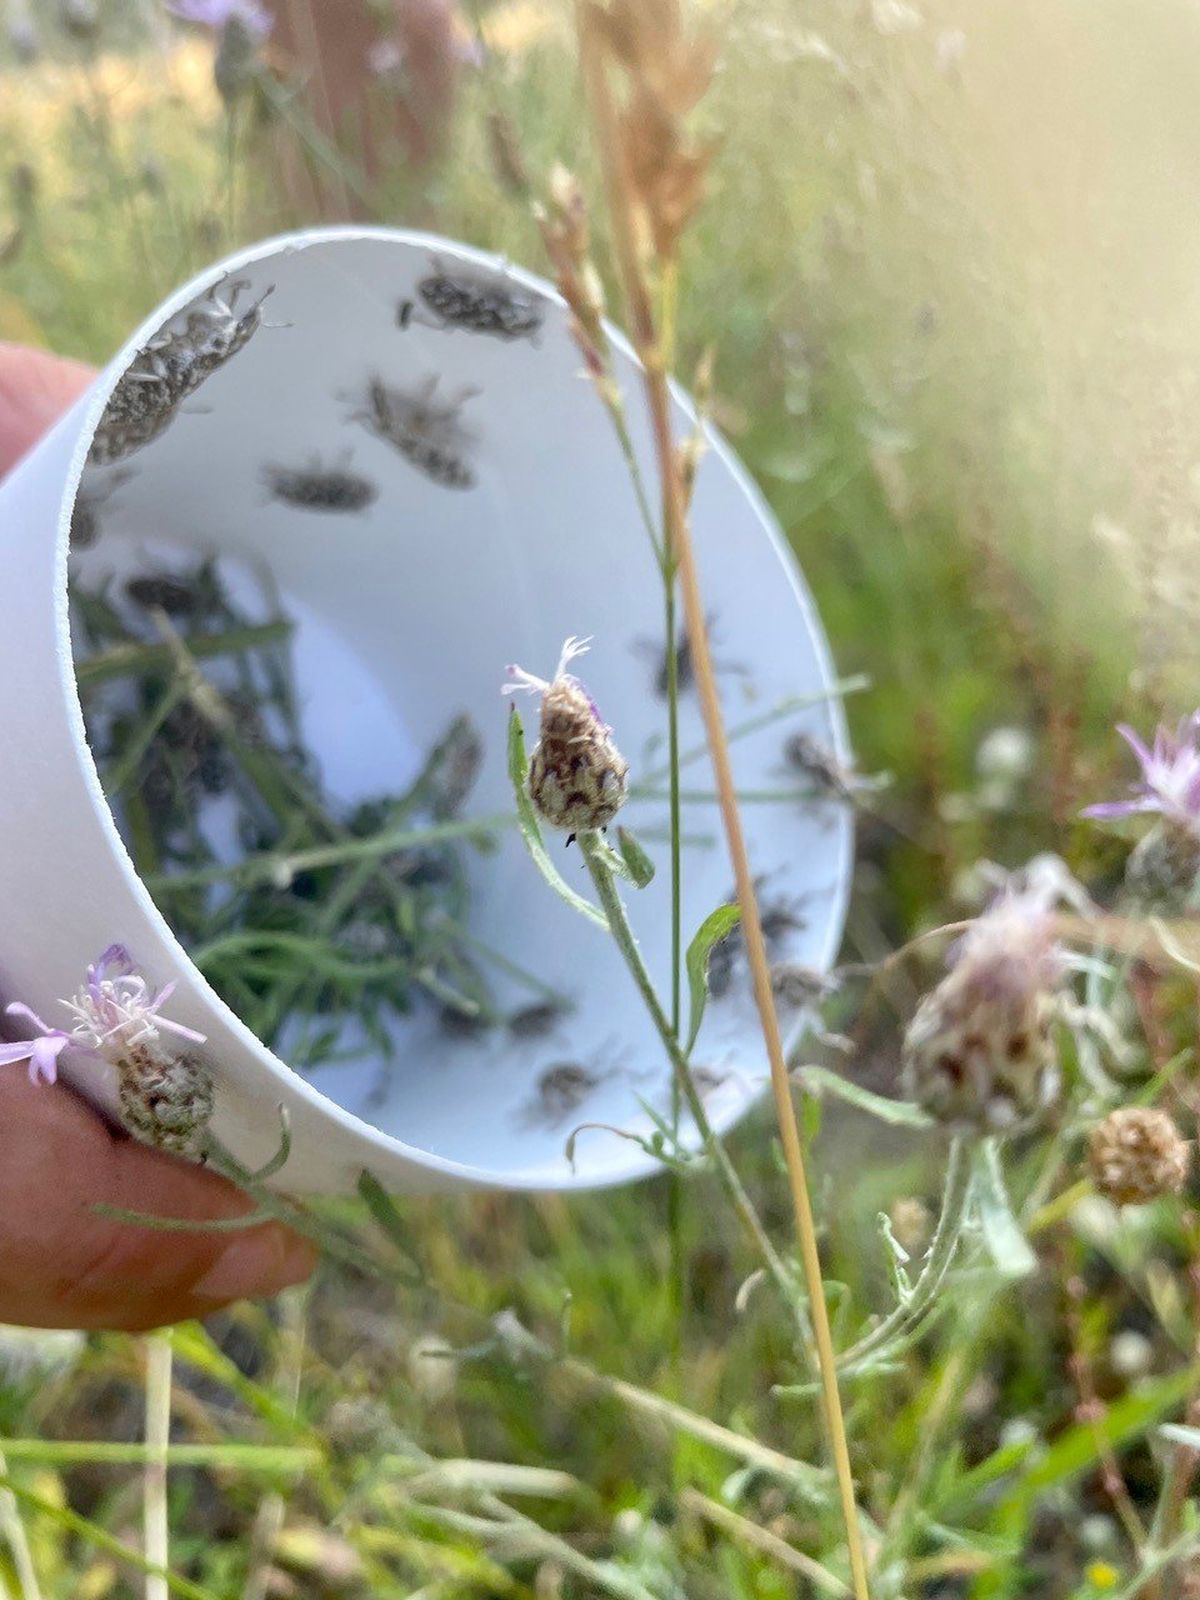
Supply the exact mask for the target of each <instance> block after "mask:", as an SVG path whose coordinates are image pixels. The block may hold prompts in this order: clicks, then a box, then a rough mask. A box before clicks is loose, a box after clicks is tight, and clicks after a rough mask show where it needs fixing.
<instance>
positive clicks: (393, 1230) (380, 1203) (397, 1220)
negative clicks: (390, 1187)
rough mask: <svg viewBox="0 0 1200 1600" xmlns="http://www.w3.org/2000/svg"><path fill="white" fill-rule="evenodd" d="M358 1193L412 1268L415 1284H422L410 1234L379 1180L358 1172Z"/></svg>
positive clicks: (370, 1174)
mask: <svg viewBox="0 0 1200 1600" xmlns="http://www.w3.org/2000/svg"><path fill="white" fill-rule="evenodd" d="M358 1192H359V1195H360V1196H361V1197H362V1200H363V1203H364V1204H365V1205H366V1207H367V1210H368V1211H369V1212H370V1213H371V1215H372V1216H373V1217H374V1218H375V1221H376V1222H377V1223H378V1224H379V1226H380V1228H381V1229H382V1230H383V1232H384V1233H385V1234H386V1235H387V1237H388V1239H389V1240H390V1241H391V1243H392V1244H393V1245H394V1246H395V1247H396V1249H397V1250H398V1251H399V1252H400V1254H401V1255H402V1256H403V1257H404V1259H405V1261H407V1262H408V1263H409V1265H410V1266H411V1267H412V1268H413V1271H414V1272H415V1274H416V1277H415V1279H410V1281H415V1282H416V1283H423V1282H424V1281H425V1275H424V1273H423V1272H422V1271H421V1264H420V1261H419V1260H418V1258H417V1252H416V1248H415V1246H414V1244H413V1239H412V1233H411V1231H410V1229H409V1227H408V1225H407V1223H406V1222H405V1221H404V1218H403V1217H402V1216H401V1215H400V1213H399V1211H397V1209H396V1203H395V1201H394V1200H393V1199H392V1197H391V1195H390V1194H388V1192H387V1190H386V1189H385V1188H384V1187H383V1185H382V1184H381V1183H380V1181H379V1179H378V1178H377V1177H375V1175H374V1174H373V1173H370V1172H366V1171H363V1172H360V1173H359V1175H358Z"/></svg>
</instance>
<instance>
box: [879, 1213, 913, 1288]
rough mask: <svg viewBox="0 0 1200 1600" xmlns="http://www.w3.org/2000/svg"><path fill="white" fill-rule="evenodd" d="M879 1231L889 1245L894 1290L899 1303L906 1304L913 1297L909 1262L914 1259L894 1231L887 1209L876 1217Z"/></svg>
mask: <svg viewBox="0 0 1200 1600" xmlns="http://www.w3.org/2000/svg"><path fill="white" fill-rule="evenodd" d="M876 1221H877V1224H878V1227H879V1232H880V1233H881V1234H882V1236H883V1242H884V1244H885V1245H886V1247H887V1253H888V1270H889V1271H890V1273H891V1276H892V1290H893V1292H894V1293H895V1296H896V1300H897V1303H898V1304H899V1305H902V1306H906V1305H907V1304H908V1302H909V1301H910V1300H911V1299H912V1282H911V1280H910V1278H909V1276H908V1270H907V1269H908V1263H909V1262H910V1261H911V1260H912V1257H911V1256H910V1255H909V1253H908V1251H907V1250H906V1249H905V1248H904V1246H903V1245H902V1244H901V1243H900V1241H899V1239H897V1237H896V1235H895V1234H894V1233H893V1232H892V1219H891V1217H889V1216H888V1214H887V1212H886V1211H881V1212H880V1213H879V1215H878V1217H877V1218H876Z"/></svg>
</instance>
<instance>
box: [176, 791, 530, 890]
mask: <svg viewBox="0 0 1200 1600" xmlns="http://www.w3.org/2000/svg"><path fill="white" fill-rule="evenodd" d="M515 820H516V818H515V817H514V816H513V814H512V812H511V811H497V812H494V813H493V814H492V815H490V816H486V817H475V818H467V819H465V820H463V821H461V822H438V823H432V824H430V826H429V827H428V828H404V829H400V830H389V831H386V832H383V833H377V834H375V835H373V836H372V837H371V838H369V839H360V838H352V839H339V840H338V841H337V842H336V843H334V844H324V845H317V846H315V847H314V848H313V849H311V850H294V851H291V852H283V851H279V850H264V851H262V852H260V853H259V854H257V855H249V856H244V857H243V858H242V860H241V861H239V862H236V863H235V864H233V865H232V866H225V865H221V866H215V867H198V868H195V869H193V870H191V871H187V872H165V873H163V874H162V875H161V876H159V877H156V878H152V879H151V880H150V882H149V884H148V887H149V888H150V890H151V891H152V892H153V893H155V894H158V893H159V892H160V891H164V890H165V891H170V890H171V889H176V888H178V889H193V888H199V887H202V886H204V885H206V884H213V883H232V884H238V885H242V886H246V885H249V884H254V883H266V882H270V881H271V880H272V879H273V878H276V877H283V876H285V875H291V876H295V874H296V873H299V872H309V871H312V870H313V869H315V868H317V867H331V866H337V865H338V864H340V863H341V862H345V861H366V860H369V859H371V858H373V857H375V856H386V855H392V854H393V853H395V852H397V851H400V850H410V849H416V848H419V847H420V846H422V845H430V844H444V843H445V842H446V841H447V840H449V839H470V838H474V837H476V836H484V837H486V836H488V835H490V834H492V833H494V832H495V831H496V829H497V828H505V827H511V826H512V825H513V823H514V822H515Z"/></svg>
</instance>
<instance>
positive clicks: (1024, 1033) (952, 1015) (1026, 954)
mask: <svg viewBox="0 0 1200 1600" xmlns="http://www.w3.org/2000/svg"><path fill="white" fill-rule="evenodd" d="M952 962H953V964H952V965H951V968H950V971H949V972H948V973H947V975H946V977H945V978H943V979H942V981H941V983H939V984H938V986H937V987H936V988H935V989H934V990H933V991H932V992H931V993H930V994H928V995H926V996H925V998H924V1000H922V1002H921V1004H920V1005H919V1006H918V1008H917V1011H916V1015H915V1016H914V1017H913V1019H912V1021H911V1022H910V1023H909V1025H908V1030H907V1032H906V1033H905V1036H904V1081H905V1088H906V1091H907V1092H908V1093H909V1094H910V1095H911V1096H912V1097H913V1098H914V1099H915V1100H917V1101H918V1102H919V1103H920V1104H921V1105H922V1106H923V1107H924V1108H925V1109H926V1110H927V1111H929V1112H930V1113H931V1114H932V1115H933V1116H935V1117H937V1118H938V1119H939V1120H940V1121H942V1122H945V1123H947V1124H949V1125H951V1126H957V1127H965V1128H973V1129H978V1130H985V1131H991V1132H1002V1131H1006V1130H1010V1129H1012V1128H1014V1127H1015V1126H1017V1125H1019V1124H1021V1123H1023V1122H1026V1121H1028V1120H1029V1119H1030V1118H1031V1117H1034V1116H1036V1114H1037V1113H1038V1112H1040V1111H1041V1110H1043V1109H1045V1107H1047V1106H1048V1105H1049V1104H1050V1103H1051V1102H1052V1101H1053V1099H1054V1098H1055V1096H1056V1094H1057V1089H1058V1068H1057V1052H1056V1050H1055V1044H1054V1023H1055V1020H1056V1017H1057V1015H1058V1012H1059V1002H1060V999H1061V989H1062V984H1063V979H1064V976H1065V970H1066V969H1065V963H1064V960H1063V955H1062V951H1061V949H1060V947H1059V945H1058V944H1057V942H1056V940H1055V937H1054V918H1053V914H1052V911H1051V908H1050V904H1049V902H1048V898H1047V895H1046V893H1045V892H1044V890H1042V889H1041V888H1040V887H1034V888H1030V889H1027V890H1024V891H1021V892H1014V891H1007V892H1006V893H1005V894H1004V895H1003V896H1002V897H1001V898H1000V900H998V901H997V902H996V904H995V905H993V906H992V907H991V908H990V909H989V910H987V911H986V912H984V914H983V915H982V916H981V917H979V918H978V919H977V920H976V921H975V922H974V923H973V924H972V926H971V928H970V929H969V931H968V932H967V933H966V934H965V935H964V937H963V938H962V940H961V941H960V942H959V944H958V946H957V948H956V950H955V952H954V955H953V958H952Z"/></svg>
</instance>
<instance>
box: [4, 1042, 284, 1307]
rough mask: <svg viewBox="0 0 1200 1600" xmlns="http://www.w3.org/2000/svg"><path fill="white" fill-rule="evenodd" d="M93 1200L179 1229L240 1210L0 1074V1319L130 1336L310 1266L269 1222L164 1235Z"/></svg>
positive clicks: (239, 1199) (149, 1153)
mask: <svg viewBox="0 0 1200 1600" xmlns="http://www.w3.org/2000/svg"><path fill="white" fill-rule="evenodd" d="M97 1204H104V1205H108V1206H117V1207H121V1208H122V1209H125V1210H131V1211H139V1212H144V1213H146V1214H148V1215H150V1216H162V1217H178V1218H186V1219H188V1220H189V1221H202V1220H203V1221H207V1220H211V1219H221V1218H229V1217H238V1216H244V1215H246V1214H247V1213H248V1212H249V1211H250V1210H251V1209H252V1202H251V1201H250V1199H249V1197H248V1196H246V1195H244V1194H243V1193H242V1192H241V1191H240V1190H238V1189H237V1188H235V1187H234V1185H233V1184H231V1183H229V1182H227V1181H226V1180H225V1179H224V1178H221V1177H218V1176H217V1174H215V1173H212V1172H208V1171H206V1170H205V1169H204V1168H202V1167H196V1166H191V1165H188V1164H186V1163H184V1162H180V1161H176V1160H173V1159H172V1158H170V1157H169V1156H166V1155H164V1154H162V1152H160V1151H157V1150H151V1149H149V1148H148V1147H147V1146H145V1145H141V1144H138V1143H136V1142H134V1141H133V1140H129V1139H125V1138H122V1137H120V1136H116V1135H114V1134H113V1133H112V1132H111V1131H110V1130H109V1129H108V1127H106V1125H105V1124H104V1123H103V1122H102V1121H101V1119H100V1118H99V1117H98V1116H96V1114H95V1113H94V1112H93V1111H92V1110H91V1109H90V1108H89V1107H88V1106H86V1105H85V1104H84V1102H83V1101H82V1100H80V1099H79V1098H78V1096H76V1095H74V1094H73V1093H72V1092H71V1091H70V1090H69V1089H67V1088H66V1087H65V1086H64V1085H62V1084H55V1085H49V1086H48V1085H45V1084H37V1085H35V1084H32V1083H30V1082H29V1078H28V1076H27V1074H26V1073H25V1072H23V1071H22V1070H21V1069H20V1068H5V1069H0V1321H6V1322H21V1323H25V1324H28V1325H31V1326H36V1327H76V1328H120V1329H125V1330H130V1331H134V1330H141V1329H145V1328H150V1327H156V1326H160V1325H162V1324H164V1323H168V1322H177V1321H181V1320H183V1319H184V1318H187V1317H194V1316H206V1315H208V1314H209V1313H210V1312H212V1311H215V1310H216V1309H217V1308H218V1307H219V1306H221V1305H224V1304H227V1303H228V1302H229V1301H231V1300H236V1299H240V1298H243V1297H248V1296H263V1295H271V1294H275V1293H277V1292H278V1291H279V1290H280V1289H283V1288H286V1287H287V1286H288V1285H289V1284H292V1283H297V1282H299V1281H300V1280H301V1279H303V1278H305V1277H307V1276H308V1274H309V1273H310V1272H311V1270H312V1267H313V1264H314V1259H315V1257H314V1252H313V1251H312V1250H311V1248H310V1247H309V1246H308V1245H307V1244H306V1243H305V1242H304V1241H303V1240H301V1239H299V1238H297V1237H296V1236H295V1235H294V1234H292V1233H291V1232H289V1230H287V1229H286V1228H283V1227H281V1226H280V1225H279V1224H277V1223H263V1224H259V1225H256V1226H254V1227H250V1228H246V1229H245V1230H244V1231H242V1230H239V1231H237V1232H233V1233H211V1232H209V1233H178V1232H170V1233H164V1232H156V1231H154V1230H152V1229H148V1228H140V1227H137V1226H135V1225H133V1224H130V1223H123V1222H116V1221H111V1220H109V1219H107V1218H104V1217H100V1216H97V1215H96V1212H95V1207H96V1205H97Z"/></svg>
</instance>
